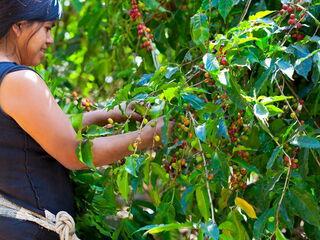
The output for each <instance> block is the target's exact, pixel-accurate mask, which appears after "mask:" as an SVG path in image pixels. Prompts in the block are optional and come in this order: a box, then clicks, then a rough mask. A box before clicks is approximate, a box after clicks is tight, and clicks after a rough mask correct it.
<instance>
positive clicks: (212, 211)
mask: <svg viewBox="0 0 320 240" xmlns="http://www.w3.org/2000/svg"><path fill="white" fill-rule="evenodd" d="M188 113H189V116H190V119H191V121H192V124H193V127H194V126H195V120H194V118H193V116H192V114H191V112H188ZM198 143H199V147H200V151H201V156H202V160H203V166H204V170H205V174H206V188H207V192H208V197H209V202H210V210H211V219H212V223H213V225H216V221H215V219H214V207H213V201H212V197H211V192H210V186H209V181H208V176H209V173H208V167H207V165H208V164H207V161H206V157H205V155H204V153H203V148H202V145H201V142H200V139H199V138H198Z"/></svg>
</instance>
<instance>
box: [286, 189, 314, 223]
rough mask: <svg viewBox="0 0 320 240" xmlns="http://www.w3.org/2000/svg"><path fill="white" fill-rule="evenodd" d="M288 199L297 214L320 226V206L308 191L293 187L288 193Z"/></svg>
mask: <svg viewBox="0 0 320 240" xmlns="http://www.w3.org/2000/svg"><path fill="white" fill-rule="evenodd" d="M287 200H288V201H289V203H290V207H291V211H293V212H294V213H295V214H296V215H298V216H299V217H301V218H302V219H303V220H305V221H306V222H308V223H309V224H311V225H313V226H316V227H317V226H320V207H319V205H318V204H317V201H316V200H315V199H314V197H313V196H312V195H311V194H310V193H309V192H308V191H305V190H301V189H299V188H296V187H292V188H290V189H289V191H288V193H287Z"/></svg>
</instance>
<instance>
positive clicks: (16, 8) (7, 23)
mask: <svg viewBox="0 0 320 240" xmlns="http://www.w3.org/2000/svg"><path fill="white" fill-rule="evenodd" d="M61 13H62V11H61V5H60V4H59V2H58V0H0V39H2V38H3V37H5V36H6V35H7V34H8V32H9V30H10V28H11V26H12V25H13V24H15V23H17V22H20V21H24V20H26V21H30V22H34V21H39V22H45V21H55V20H57V19H59V18H61Z"/></svg>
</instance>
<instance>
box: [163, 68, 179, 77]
mask: <svg viewBox="0 0 320 240" xmlns="http://www.w3.org/2000/svg"><path fill="white" fill-rule="evenodd" d="M177 71H179V68H178V67H168V68H167V72H166V74H165V77H166V78H167V79H170V78H171V77H172V76H173V75H174V74H175V73H176V72H177Z"/></svg>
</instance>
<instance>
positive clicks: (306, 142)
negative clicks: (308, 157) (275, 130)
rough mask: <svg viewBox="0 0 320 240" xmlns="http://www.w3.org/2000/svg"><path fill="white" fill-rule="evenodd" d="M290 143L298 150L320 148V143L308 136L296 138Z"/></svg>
mask: <svg viewBox="0 0 320 240" xmlns="http://www.w3.org/2000/svg"><path fill="white" fill-rule="evenodd" d="M290 143H291V144H292V145H294V146H298V147H300V148H311V149H319V148H320V141H319V140H318V139H316V138H314V137H309V136H297V137H295V138H294V139H293V140H292V141H291V142H290Z"/></svg>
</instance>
